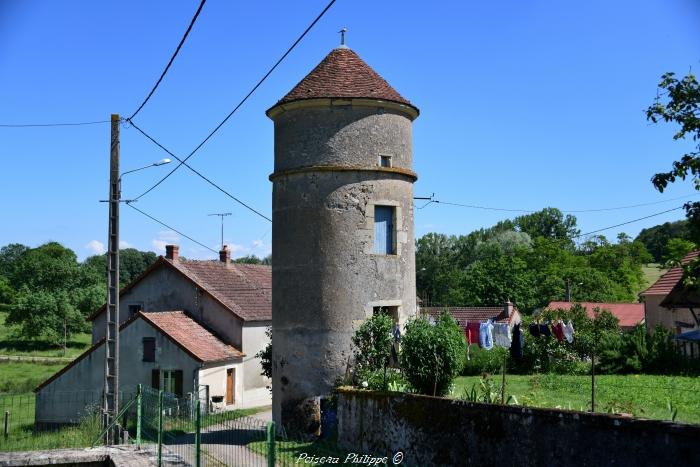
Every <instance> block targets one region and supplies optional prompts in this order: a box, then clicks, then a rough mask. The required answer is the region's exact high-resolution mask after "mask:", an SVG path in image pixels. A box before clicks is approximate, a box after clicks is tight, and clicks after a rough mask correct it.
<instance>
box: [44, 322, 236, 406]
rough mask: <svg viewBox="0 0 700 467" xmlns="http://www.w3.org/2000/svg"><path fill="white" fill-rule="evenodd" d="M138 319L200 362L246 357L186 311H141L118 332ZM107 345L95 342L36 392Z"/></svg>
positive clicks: (100, 341)
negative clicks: (103, 345)
mask: <svg viewBox="0 0 700 467" xmlns="http://www.w3.org/2000/svg"><path fill="white" fill-rule="evenodd" d="M137 319H143V320H144V321H145V322H146V323H148V324H150V325H151V326H153V327H154V328H156V329H157V330H159V331H160V332H161V333H163V334H164V335H165V336H167V337H168V338H169V339H170V340H172V341H173V342H174V343H175V345H177V346H178V347H180V348H181V349H182V350H183V351H185V352H186V353H187V354H189V355H190V356H192V357H193V358H194V359H196V360H198V361H200V362H203V363H204V362H215V361H222V360H230V359H235V358H242V357H245V354H244V353H242V352H241V351H240V350H238V349H236V348H235V347H233V346H231V345H228V344H226V343H225V342H224V341H222V340H221V339H220V338H219V337H217V336H216V335H215V334H214V333H213V332H212V331H209V330H207V329H206V328H204V327H203V326H201V325H200V324H198V323H197V322H196V321H194V320H193V319H192V318H190V317H189V316H187V314H186V313H185V312H183V311H157V312H151V313H144V312H138V313H136V314H134V316H132V317H131V318H129V319H128V320H126V321H124V322H123V323H122V324H121V326H119V332H120V333H121V332H122V330H123V329H124V328H126V327H127V326H129V325H130V324H132V323H133V322H135V321H136V320H137ZM104 342H105V340H104V338H102V339H100V340H99V341H97V342H95V343H94V344H93V345H92V346H90V348H88V349H87V350H86V351H85V352H83V353H81V354H80V355H78V356H77V357H76V358H75V360H73V361H71V362H70V363H69V364H68V365H66V366H64V367H63V368H61V369H60V370H59V371H57V372H56V373H54V374H53V375H52V376H51V377H49V378H48V379H46V380H45V381H44V382H42V383H41V384H40V385H39V386H37V387H36V388H34V392H39V391H40V390H41V389H42V388H44V387H46V386H48V385H49V384H50V383H51V382H52V381H54V380H55V379H57V378H58V377H59V376H61V375H62V374H64V373H65V372H67V371H68V370H70V369H71V368H72V367H74V366H75V365H77V364H78V362H80V361H81V360H83V359H84V358H85V357H87V356H88V355H90V354H92V353H93V352H94V351H95V350H97V349H98V348H100V346H101V345H102V344H104Z"/></svg>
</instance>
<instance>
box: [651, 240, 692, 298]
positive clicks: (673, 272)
mask: <svg viewBox="0 0 700 467" xmlns="http://www.w3.org/2000/svg"><path fill="white" fill-rule="evenodd" d="M698 254H700V251H691V252H690V253H688V254H687V255H686V256H685V257H684V258H683V260H682V261H681V263H682V264H687V263H688V262H690V261H691V260H693V259H695V258H697V257H698ZM682 278H683V269H682V268H671V269H669V270H668V272H666V274H664V275H663V276H661V277H659V279H658V280H657V281H656V282H654V283H653V284H652V285H651V287H649V288H648V289H646V290H645V291H644V292H642V293H641V294H640V295H642V296H644V295H668V294H669V293H670V292H671V290H673V288H674V287H675V286H676V285H677V284H678V283H679V282H680V280H681V279H682Z"/></svg>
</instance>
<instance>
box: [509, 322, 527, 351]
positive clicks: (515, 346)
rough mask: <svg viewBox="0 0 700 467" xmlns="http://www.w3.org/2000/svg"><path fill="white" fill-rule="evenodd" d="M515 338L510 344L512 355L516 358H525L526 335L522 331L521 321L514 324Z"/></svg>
mask: <svg viewBox="0 0 700 467" xmlns="http://www.w3.org/2000/svg"><path fill="white" fill-rule="evenodd" d="M512 334H513V339H512V341H511V344H510V356H511V357H513V358H516V359H520V358H523V347H524V345H525V336H524V335H523V333H522V332H521V331H520V323H518V324H516V325H515V326H513V332H512Z"/></svg>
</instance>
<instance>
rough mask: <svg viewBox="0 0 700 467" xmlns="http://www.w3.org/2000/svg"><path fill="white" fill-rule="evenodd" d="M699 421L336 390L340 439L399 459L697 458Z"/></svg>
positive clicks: (496, 462) (631, 462) (582, 462)
mask: <svg viewBox="0 0 700 467" xmlns="http://www.w3.org/2000/svg"><path fill="white" fill-rule="evenodd" d="M699 440H700V425H685V424H678V423H672V422H665V421H657V420H640V419H633V418H628V417H622V416H616V415H606V414H590V413H584V412H573V411H567V410H550V409H537V408H529V407H519V406H501V405H488V404H480V403H472V402H466V401H461V400H453V399H446V398H440V397H430V396H420V395H415V394H403V393H393V394H385V393H378V392H372V391H358V390H355V389H348V388H341V389H339V391H338V443H339V444H340V445H341V446H342V447H343V448H345V449H347V450H349V451H351V452H359V453H362V454H371V455H372V456H374V457H384V456H386V457H387V463H388V465H393V462H392V457H393V456H394V455H395V454H396V453H397V452H399V451H400V452H402V453H403V462H402V463H401V465H402V466H411V467H412V466H421V467H423V466H433V465H449V466H463V465H473V466H498V467H504V466H518V467H522V466H545V465H566V466H569V465H572V466H608V465H614V466H634V467H639V466H646V465H661V466H669V467H670V466H673V467H679V466H685V465H688V466H690V465H693V466H698V465H700V449H699V448H698V442H699Z"/></svg>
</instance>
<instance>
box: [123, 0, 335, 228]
mask: <svg viewBox="0 0 700 467" xmlns="http://www.w3.org/2000/svg"><path fill="white" fill-rule="evenodd" d="M335 1H336V0H331V1H330V2H329V3H328V5H326V7H325V8H324V9H323V11H321V13H319V15H318V16H317V17H316V19H314V20H313V22H312V23H311V24H310V25H309V26H308V27H307V28H306V30H304V32H303V33H302V34H301V35H300V36H299V37H298V38H297V40H295V41H294V43H293V44H292V45H291V46H290V47H289V48H288V49H287V51H286V52H285V53H284V54H283V55H282V56H281V57H280V58H279V60H277V62H276V63H275V64H274V65H273V66H272V68H270V69H269V70H268V72H267V73H265V75H264V76H263V77H262V78H261V79H260V81H258V82H257V84H256V85H255V86H253V89H251V90H250V92H248V94H246V96H245V97H244V98H243V99H242V100H241V101H240V102H239V103H238V104H237V105H236V106H235V107H234V108H233V110H232V111H231V112H229V114H228V115H227V116H226V118H224V119H223V120H222V121H221V123H219V124H218V125H217V126H216V127H215V128H214V129H213V130H212V131H211V132H210V133H209V134H208V135H207V137H206V138H204V140H202V142H201V143H199V144H198V145H197V147H195V148H194V150H192V152H190V153H189V155H188V156H187V157H185V158H184V159H182V160H180V159H178V161H180V163H179V164H178V165H177V166H175V168H174V169H172V170H171V171H170V172H168V173H167V174H166V175H165V176H164V177H163V178H161V179H160V180H158V181H157V182H156V183H155V184H154V185H153V186H152V187H150V188H149V189H148V190H146V191H144V192H143V193H141V194H140V195H139V196H137V197H136V199H140V198H141V197H142V196H144V195H146V194H148V193H150V192H151V191H152V190H153V189H154V188H156V187H157V186H158V185H160V184H161V183H163V182H164V181H165V180H166V179H167V178H168V177H170V176H171V175H172V174H173V173H174V172H175V171H176V170H177V169H179V168H180V167H181V166H182V165H183V164H184V163H185V162H187V160H188V159H189V158H190V157H192V156H194V154H195V153H196V152H197V151H199V149H200V148H201V147H202V146H204V144H206V142H207V141H209V139H210V138H211V137H212V136H214V134H215V133H216V132H217V131H219V129H220V128H221V127H222V126H224V124H225V123H226V122H227V121H228V119H229V118H231V116H233V114H234V113H236V111H237V110H238V109H239V108H240V107H241V106H242V105H243V104H244V103H245V102H246V101H247V100H248V98H249V97H250V96H251V95H253V93H254V92H255V91H256V90H257V89H258V88H259V87H260V85H261V84H262V83H263V82H264V81H265V80H266V79H267V78H268V76H270V74H272V72H273V71H274V70H275V69H276V68H277V67H278V66H279V64H280V63H282V61H283V60H284V59H285V58H286V57H287V55H289V54H290V53H291V52H292V50H294V48H295V47H296V46H297V44H299V42H301V40H302V39H303V38H304V37H305V36H306V34H307V33H308V32H309V31H310V30H311V28H313V27H314V26H315V25H316V23H317V22H318V21H319V20H320V19H321V18H322V17H323V15H325V14H326V12H327V11H328V10H329V9H330V7H331V6H333V4H334V3H335ZM127 121H128V122H129V123H131V124H133V122H132V121H131V118H129V119H127ZM141 133H143V134H144V135H145V133H144V132H143V131H142V132H141ZM149 139H150V140H151V141H153V142H154V143H156V144H157V145H158V146H159V147H160V148H162V149H165V148H164V147H163V146H162V145H161V144H159V143H158V142H157V141H155V140H154V139H153V138H150V137H149ZM168 153H170V151H168ZM170 154H171V155H172V153H170ZM173 157H174V156H173ZM268 220H269V219H268Z"/></svg>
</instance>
